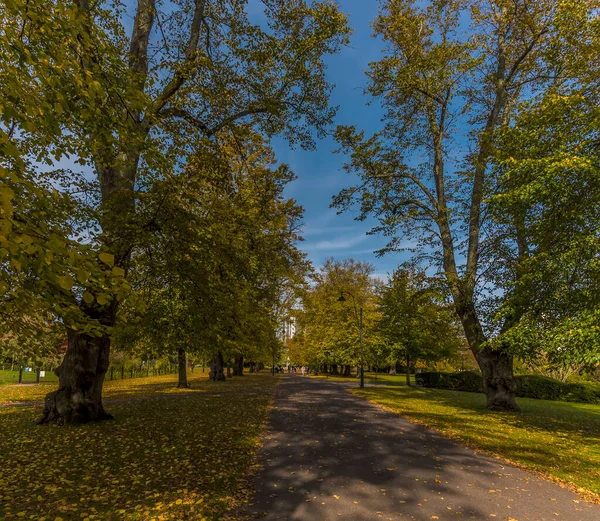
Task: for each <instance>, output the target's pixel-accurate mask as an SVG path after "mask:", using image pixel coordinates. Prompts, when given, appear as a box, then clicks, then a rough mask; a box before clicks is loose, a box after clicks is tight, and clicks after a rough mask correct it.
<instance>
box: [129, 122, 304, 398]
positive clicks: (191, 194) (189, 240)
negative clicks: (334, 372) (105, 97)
mask: <svg viewBox="0 0 600 521" xmlns="http://www.w3.org/2000/svg"><path fill="white" fill-rule="evenodd" d="M292 179H294V176H293V174H292V173H291V172H290V171H289V169H288V168H287V167H286V166H285V165H278V164H277V163H276V161H275V157H274V156H273V153H272V151H271V149H270V148H269V147H268V146H267V145H266V143H265V142H264V140H263V139H262V138H261V137H260V136H258V135H257V134H255V133H253V132H251V131H250V129H248V128H237V129H236V136H235V139H228V138H227V136H222V137H221V139H220V143H218V144H212V143H206V145H205V146H204V147H202V148H198V149H197V151H196V155H195V157H194V159H193V160H192V161H191V162H190V164H189V165H188V167H187V168H186V169H185V170H184V171H183V172H182V173H181V174H179V175H176V176H175V175H174V176H171V177H170V178H169V179H166V180H164V181H162V182H161V186H160V188H159V189H158V187H157V186H156V185H155V187H154V189H153V191H152V192H149V193H147V194H145V195H144V197H143V199H142V201H141V205H140V207H139V208H138V215H140V216H143V219H144V221H145V222H148V223H151V225H150V226H148V227H147V231H146V232H145V233H146V234H147V237H144V238H143V239H142V241H141V246H140V247H139V248H137V249H136V250H135V251H134V253H133V257H132V266H133V267H134V269H133V270H132V274H131V276H130V282H131V284H132V286H133V288H134V291H138V292H141V294H142V295H143V299H142V300H143V301H144V302H145V304H146V309H145V311H144V312H143V313H141V314H140V313H138V311H137V308H136V306H129V308H128V311H129V317H128V319H127V324H128V325H127V328H128V329H132V328H133V329H134V330H136V331H137V334H138V337H139V340H142V345H143V346H146V345H148V344H151V345H154V346H155V348H156V349H159V350H160V352H162V353H169V352H170V353H174V352H177V354H178V357H179V373H180V381H179V385H180V386H181V387H185V386H187V381H186V353H191V354H192V355H199V356H202V357H203V358H206V359H210V360H212V364H211V365H212V374H211V378H212V379H214V380H222V379H224V373H223V365H224V364H225V363H227V364H229V362H230V361H231V360H232V359H233V360H234V365H233V369H234V375H235V376H241V375H242V373H243V364H244V357H247V356H250V357H252V358H254V359H255V360H257V359H261V358H264V357H265V356H264V355H268V356H266V358H268V359H270V353H271V348H270V347H269V346H271V345H272V343H273V341H274V336H275V330H276V322H277V319H276V316H275V308H276V307H278V306H279V305H280V302H281V294H282V293H283V292H285V291H289V290H291V289H293V288H294V286H295V285H296V284H297V283H299V282H301V281H302V279H303V276H304V272H305V270H306V261H305V260H304V255H303V254H302V253H301V252H300V251H299V250H298V249H297V247H296V241H297V239H298V236H297V234H296V229H297V227H298V220H299V219H300V218H301V215H302V209H301V208H300V207H299V206H298V205H297V204H296V203H295V202H294V201H293V200H288V199H286V198H285V197H284V195H283V192H284V189H285V186H286V185H287V183H289V182H290V181H291V180H292ZM127 304H128V303H127V302H126V304H125V305H126V306H127ZM134 336H135V333H134ZM144 349H145V347H144Z"/></svg>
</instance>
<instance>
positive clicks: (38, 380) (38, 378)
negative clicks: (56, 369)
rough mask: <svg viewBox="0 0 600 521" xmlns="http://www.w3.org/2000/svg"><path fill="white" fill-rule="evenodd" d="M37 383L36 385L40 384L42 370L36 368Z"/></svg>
mask: <svg viewBox="0 0 600 521" xmlns="http://www.w3.org/2000/svg"><path fill="white" fill-rule="evenodd" d="M35 383H36V384H39V383H40V368H39V367H36V368H35Z"/></svg>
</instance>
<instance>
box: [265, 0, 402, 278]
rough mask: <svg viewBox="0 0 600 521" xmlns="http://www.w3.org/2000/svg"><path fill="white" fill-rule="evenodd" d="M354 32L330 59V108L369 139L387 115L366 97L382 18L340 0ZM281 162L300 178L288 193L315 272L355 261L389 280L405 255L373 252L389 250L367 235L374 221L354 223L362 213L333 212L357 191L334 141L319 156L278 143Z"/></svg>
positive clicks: (363, 4) (367, 5) (372, 7)
mask: <svg viewBox="0 0 600 521" xmlns="http://www.w3.org/2000/svg"><path fill="white" fill-rule="evenodd" d="M338 3H339V5H340V8H341V10H342V11H343V12H345V13H346V14H347V15H348V17H349V23H350V26H351V27H352V28H353V31H354V32H353V34H352V36H351V41H350V45H349V46H348V47H346V48H344V49H343V50H342V52H341V53H340V54H338V55H335V56H331V57H328V59H327V60H326V61H327V65H328V70H327V74H328V79H329V81H330V83H333V84H335V85H336V86H335V89H334V91H333V93H332V96H331V104H332V105H337V106H339V110H338V114H337V117H336V120H335V124H336V125H338V124H340V125H354V126H356V127H357V129H364V130H365V133H366V134H367V135H369V134H371V133H373V132H375V131H377V130H378V129H379V128H380V127H381V121H380V120H381V116H382V111H381V109H380V108H379V107H377V104H373V106H368V102H369V100H370V97H368V96H366V95H365V94H364V89H365V87H366V85H367V77H366V75H365V71H366V70H367V69H368V64H369V62H372V61H375V60H378V59H379V57H380V56H381V50H382V42H381V40H377V39H375V38H373V37H372V30H371V21H372V20H373V19H374V18H375V16H376V15H377V10H378V5H379V2H377V1H376V0H338ZM273 145H274V148H275V152H276V154H277V158H278V159H279V161H280V162H282V163H286V164H288V165H289V166H290V167H291V168H292V170H293V171H294V172H295V173H296V175H297V176H298V179H297V180H296V181H294V182H293V183H291V184H290V185H289V187H288V189H287V191H286V195H287V196H288V197H293V198H294V199H296V200H297V201H298V203H299V204H301V205H302V206H303V207H304V209H305V218H304V223H305V225H304V233H303V235H304V239H305V240H304V241H303V242H301V243H300V244H299V247H300V249H302V250H303V251H305V252H306V253H307V255H308V257H309V259H310V260H311V261H312V262H313V264H314V265H315V267H317V268H318V267H319V266H321V265H322V264H323V262H324V261H325V259H327V258H330V257H333V258H334V259H347V258H354V259H356V260H359V261H362V262H370V263H371V264H373V266H374V269H375V275H376V276H378V277H381V278H385V277H386V274H388V273H391V272H392V271H393V270H394V269H395V268H396V267H397V266H398V265H399V264H400V263H401V262H402V261H403V260H405V259H406V255H405V254H402V253H393V254H387V255H385V256H384V257H377V256H376V255H375V254H374V253H373V252H374V251H375V250H378V249H380V248H382V247H383V246H385V244H386V242H387V241H386V238H385V237H382V236H377V235H367V232H368V231H369V230H370V229H371V228H372V226H373V225H374V224H375V221H374V220H367V221H365V222H359V221H355V220H354V217H356V215H357V214H358V210H357V209H356V210H354V211H350V212H347V213H344V214H342V215H337V211H336V210H335V209H332V208H330V204H331V200H332V197H333V196H334V195H336V194H337V193H338V192H339V191H340V190H341V189H343V188H347V187H350V186H353V184H354V182H355V181H356V179H357V178H356V176H355V175H353V174H347V173H346V172H344V171H343V165H344V162H345V159H344V156H343V155H342V154H334V153H333V151H334V150H335V149H336V148H337V145H336V142H335V140H334V139H333V138H327V139H323V140H320V141H317V149H316V150H315V151H304V150H301V149H294V150H292V149H290V147H289V146H288V145H287V143H286V142H285V141H284V140H282V139H275V140H274V142H273Z"/></svg>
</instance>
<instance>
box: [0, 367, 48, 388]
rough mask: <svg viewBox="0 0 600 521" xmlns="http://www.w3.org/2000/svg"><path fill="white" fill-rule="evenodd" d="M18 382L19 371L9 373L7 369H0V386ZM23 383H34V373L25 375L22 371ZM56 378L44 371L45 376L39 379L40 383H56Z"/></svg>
mask: <svg viewBox="0 0 600 521" xmlns="http://www.w3.org/2000/svg"><path fill="white" fill-rule="evenodd" d="M18 381H19V371H18V370H16V371H10V370H9V369H0V385H6V384H16V383H17V382H18ZM23 382H24V383H35V372H30V373H26V372H25V371H23ZM56 382H58V377H57V376H56V375H55V374H54V373H53V372H51V371H46V376H44V378H40V383H56Z"/></svg>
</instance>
